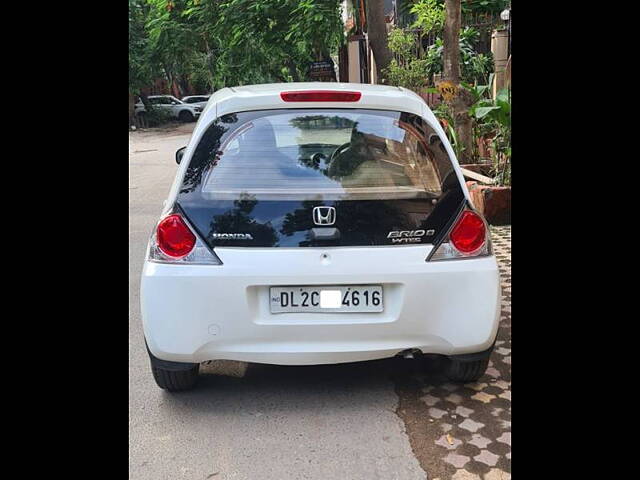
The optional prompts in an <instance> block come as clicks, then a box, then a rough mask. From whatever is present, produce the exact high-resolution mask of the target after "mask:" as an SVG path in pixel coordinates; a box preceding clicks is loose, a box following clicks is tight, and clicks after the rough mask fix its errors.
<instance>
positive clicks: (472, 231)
mask: <svg viewBox="0 0 640 480" xmlns="http://www.w3.org/2000/svg"><path fill="white" fill-rule="evenodd" d="M486 255H491V237H490V235H489V229H488V228H487V224H486V222H485V220H484V218H482V216H481V215H480V214H478V213H476V212H474V211H473V210H471V209H469V208H466V209H465V210H463V211H462V212H461V213H460V215H459V216H458V218H457V219H456V221H455V223H454V224H453V226H452V227H451V230H450V231H449V234H448V235H447V237H446V238H445V239H444V241H443V242H442V243H441V244H440V245H438V247H437V248H436V249H435V250H434V252H433V253H432V254H431V255H430V256H429V257H428V258H427V261H437V260H453V259H462V258H475V257H482V256H486Z"/></svg>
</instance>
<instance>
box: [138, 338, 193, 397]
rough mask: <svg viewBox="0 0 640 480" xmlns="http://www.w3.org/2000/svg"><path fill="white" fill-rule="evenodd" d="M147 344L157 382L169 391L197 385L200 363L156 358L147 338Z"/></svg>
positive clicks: (152, 370)
mask: <svg viewBox="0 0 640 480" xmlns="http://www.w3.org/2000/svg"><path fill="white" fill-rule="evenodd" d="M144 343H145V346H146V347H147V353H148V354H149V361H150V362H151V372H152V373H153V379H154V380H155V381H156V384H157V385H158V386H159V387H160V388H162V389H163V390H167V391H169V392H181V391H184V390H189V389H191V388H193V387H195V385H196V383H198V372H199V371H200V364H199V363H181V362H170V361H168V360H160V359H159V358H156V357H155V356H154V355H153V353H151V350H149V346H148V345H147V341H146V339H145V342H144Z"/></svg>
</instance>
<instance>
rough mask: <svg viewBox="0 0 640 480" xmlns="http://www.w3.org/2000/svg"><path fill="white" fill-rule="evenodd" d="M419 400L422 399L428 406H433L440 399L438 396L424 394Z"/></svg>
mask: <svg viewBox="0 0 640 480" xmlns="http://www.w3.org/2000/svg"><path fill="white" fill-rule="evenodd" d="M420 400H422V401H423V402H424V403H426V404H427V405H429V406H430V407H433V406H434V405H435V404H436V403H438V402H439V401H440V400H441V399H440V398H438V397H434V396H433V395H428V394H427V395H424V396H422V397H420Z"/></svg>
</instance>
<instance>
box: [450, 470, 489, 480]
mask: <svg viewBox="0 0 640 480" xmlns="http://www.w3.org/2000/svg"><path fill="white" fill-rule="evenodd" d="M451 480H482V479H481V478H480V477H479V476H478V475H476V474H475V473H471V472H468V471H466V470H458V471H457V472H456V473H454V474H453V476H452V477H451Z"/></svg>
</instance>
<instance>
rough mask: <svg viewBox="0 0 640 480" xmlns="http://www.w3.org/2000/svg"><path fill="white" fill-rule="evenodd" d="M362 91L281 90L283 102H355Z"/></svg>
mask: <svg viewBox="0 0 640 480" xmlns="http://www.w3.org/2000/svg"><path fill="white" fill-rule="evenodd" d="M360 97H362V92H344V91H336V90H304V91H299V92H281V93H280V98H282V100H284V101H285V102H357V101H358V100H360Z"/></svg>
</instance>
